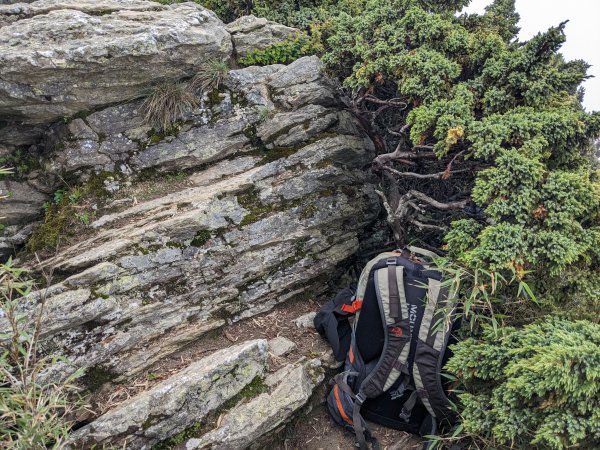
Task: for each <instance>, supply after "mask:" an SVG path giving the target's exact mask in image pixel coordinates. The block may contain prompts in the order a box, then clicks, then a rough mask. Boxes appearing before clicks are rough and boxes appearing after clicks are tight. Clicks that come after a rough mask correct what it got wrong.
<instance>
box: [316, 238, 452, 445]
mask: <svg viewBox="0 0 600 450" xmlns="http://www.w3.org/2000/svg"><path fill="white" fill-rule="evenodd" d="M417 255H419V256H417ZM433 256H435V254H433V253H432V252H428V251H426V250H422V249H418V248H416V247H408V248H407V250H404V251H402V252H385V253H381V254H379V255H378V256H377V257H375V258H373V259H372V260H370V261H369V262H368V263H367V265H366V266H365V268H364V269H363V271H362V273H361V275H360V279H359V282H358V285H357V286H356V287H350V288H346V289H344V290H342V291H340V292H339V293H338V295H337V296H336V297H335V298H334V299H333V300H331V301H330V302H328V303H326V304H325V305H324V306H323V307H322V308H321V310H320V311H319V313H318V314H317V315H316V316H315V319H314V323H315V328H316V329H317V331H318V332H319V333H320V334H321V336H323V337H324V338H326V339H327V340H328V341H329V343H330V344H331V347H332V349H333V353H334V356H335V358H336V359H337V360H338V361H343V360H345V364H344V371H343V372H342V373H339V374H338V375H336V376H335V377H334V378H333V380H331V384H332V385H333V388H332V389H331V391H330V393H329V396H328V398H327V407H328V410H329V413H330V414H331V416H332V417H333V419H334V420H335V421H336V422H337V423H338V424H340V425H342V426H344V427H345V428H346V429H348V430H349V431H351V432H353V433H354V434H355V436H356V441H357V442H356V445H357V447H359V448H360V449H361V450H366V449H368V448H369V447H368V444H367V441H369V442H371V443H373V447H374V448H378V444H377V442H376V440H375V439H374V437H373V436H372V434H371V432H370V431H369V428H368V427H367V424H366V422H365V419H368V420H370V421H372V422H376V423H379V424H381V425H384V426H387V427H390V428H395V429H398V430H402V431H407V432H410V433H414V434H419V435H421V436H427V435H435V434H437V430H438V427H440V426H442V427H446V426H451V425H452V424H453V423H454V422H455V420H456V415H455V412H454V411H453V409H452V408H451V403H450V400H449V399H448V396H447V386H446V387H445V386H444V384H447V383H444V381H443V380H442V376H441V368H442V366H443V364H445V362H446V360H447V359H448V357H449V356H450V354H449V353H450V352H449V351H447V347H448V344H449V340H450V339H451V338H452V334H453V331H454V330H456V329H457V327H458V326H459V320H458V319H455V317H456V316H457V314H455V312H456V311H457V307H458V305H457V302H456V301H455V299H453V298H449V297H448V288H447V287H446V286H445V285H444V284H443V283H442V280H441V273H440V272H439V271H436V270H434V269H432V268H430V267H429V265H428V264H427V261H426V259H424V257H433ZM352 316H354V321H353V323H352V325H350V322H349V318H350V317H352ZM431 445H432V443H425V444H424V449H429V448H430V446H431Z"/></svg>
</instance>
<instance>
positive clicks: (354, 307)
mask: <svg viewBox="0 0 600 450" xmlns="http://www.w3.org/2000/svg"><path fill="white" fill-rule="evenodd" d="M362 304H363V301H362V300H361V299H360V298H357V299H356V300H354V301H353V302H352V303H351V304H350V305H348V304H347V303H345V304H343V305H342V308H341V310H342V311H344V312H347V313H351V314H355V313H356V312H357V311H360V309H361V308H362Z"/></svg>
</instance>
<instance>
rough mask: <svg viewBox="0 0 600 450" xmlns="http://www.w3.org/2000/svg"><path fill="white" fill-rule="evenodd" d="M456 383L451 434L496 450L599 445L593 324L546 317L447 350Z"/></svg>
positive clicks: (598, 353) (598, 341)
mask: <svg viewBox="0 0 600 450" xmlns="http://www.w3.org/2000/svg"><path fill="white" fill-rule="evenodd" d="M453 351H454V356H452V358H451V359H450V360H449V361H448V364H447V365H446V369H447V370H449V371H450V372H451V373H453V374H455V375H456V376H457V378H458V380H459V381H460V382H462V384H463V387H464V391H463V392H462V393H460V394H459V395H458V397H459V399H460V403H461V405H460V406H461V415H462V424H461V427H460V428H459V429H458V432H456V433H455V434H456V435H457V437H459V436H461V437H462V436H465V435H468V436H471V437H472V438H473V439H474V440H475V441H476V442H480V443H482V445H483V446H486V447H488V448H496V449H519V450H525V449H527V450H549V449H552V450H564V449H571V448H581V449H592V448H596V446H597V444H598V442H600V325H598V324H594V323H591V322H587V321H569V320H565V319H559V318H552V319H547V320H544V321H541V322H537V323H533V324H530V325H527V326H525V327H523V328H521V329H517V328H512V327H507V328H503V329H502V330H501V331H500V333H498V331H497V330H494V329H493V328H491V327H489V326H487V327H485V328H484V331H483V334H482V336H481V338H469V339H466V340H464V341H463V342H460V343H459V344H456V345H454V346H453Z"/></svg>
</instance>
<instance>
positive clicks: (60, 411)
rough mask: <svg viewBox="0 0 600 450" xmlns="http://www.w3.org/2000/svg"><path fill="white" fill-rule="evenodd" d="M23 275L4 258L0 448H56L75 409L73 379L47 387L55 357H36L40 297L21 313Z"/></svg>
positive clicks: (25, 289)
mask: <svg viewBox="0 0 600 450" xmlns="http://www.w3.org/2000/svg"><path fill="white" fill-rule="evenodd" d="M32 286H33V283H32V281H31V280H30V279H28V278H27V272H26V271H25V270H24V269H20V268H18V267H16V266H14V264H13V263H12V261H11V260H9V261H8V262H7V263H5V264H0V310H1V311H2V312H3V317H2V319H0V352H1V353H0V446H1V447H2V448H6V449H14V450H42V449H44V450H45V449H61V448H64V446H65V441H66V439H67V437H68V435H69V432H70V429H71V425H72V422H71V421H70V420H69V419H68V416H69V414H70V413H72V412H73V411H74V409H75V408H77V407H78V406H79V401H78V399H77V394H76V391H77V389H76V387H75V386H74V385H73V381H74V380H75V379H76V378H78V377H79V376H80V375H81V371H77V372H75V373H74V374H73V375H71V376H70V377H68V378H67V379H66V380H65V381H63V382H60V383H48V382H46V381H44V380H43V377H42V374H43V373H44V370H45V369H47V368H48V367H49V366H51V365H53V364H55V363H57V362H58V361H59V360H60V358H58V357H53V356H41V355H40V349H39V340H40V333H41V327H42V314H43V310H44V306H45V295H44V294H43V293H42V294H41V296H40V301H39V303H38V304H37V309H36V310H34V311H33V313H32V314H31V313H30V314H27V315H24V314H23V312H22V311H20V309H19V303H20V302H21V301H22V299H23V298H24V297H26V296H28V295H33V294H31V289H32Z"/></svg>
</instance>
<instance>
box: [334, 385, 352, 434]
mask: <svg viewBox="0 0 600 450" xmlns="http://www.w3.org/2000/svg"><path fill="white" fill-rule="evenodd" d="M333 396H334V397H335V403H336V405H337V408H338V411H339V412H340V416H342V419H344V422H346V423H347V424H349V425H352V420H351V419H350V417H348V416H347V415H346V411H344V407H343V406H342V401H341V400H340V387H339V386H338V385H337V384H336V385H335V386H334V387H333Z"/></svg>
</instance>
